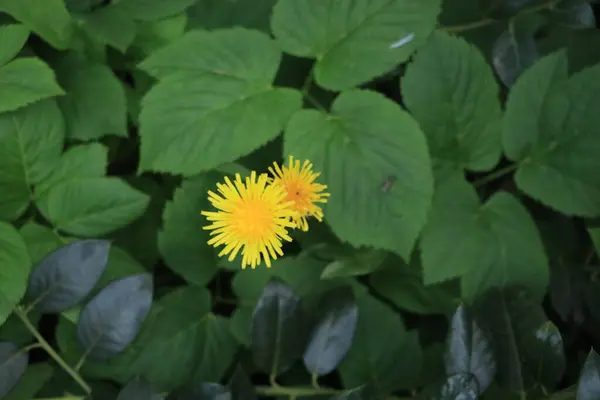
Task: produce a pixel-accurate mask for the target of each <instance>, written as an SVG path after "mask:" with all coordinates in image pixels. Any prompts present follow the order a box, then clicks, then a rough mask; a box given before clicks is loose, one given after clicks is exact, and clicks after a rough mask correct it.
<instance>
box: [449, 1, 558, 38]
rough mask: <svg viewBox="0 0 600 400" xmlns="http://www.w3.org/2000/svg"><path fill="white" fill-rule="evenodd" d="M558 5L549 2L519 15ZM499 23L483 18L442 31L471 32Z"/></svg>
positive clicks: (529, 8)
mask: <svg viewBox="0 0 600 400" xmlns="http://www.w3.org/2000/svg"><path fill="white" fill-rule="evenodd" d="M556 3H557V0H548V1H546V2H544V3H542V4H536V5H533V6H531V7H526V8H524V9H523V10H521V11H520V12H519V13H518V15H525V14H531V13H536V12H539V11H544V10H551V9H552V8H554V6H555V5H556ZM497 21H499V20H497V19H494V18H490V17H483V18H482V19H480V20H479V21H473V22H467V23H465V24H459V25H450V26H440V29H442V30H445V31H446V32H454V33H456V32H464V31H470V30H472V29H477V28H481V27H484V26H487V25H491V24H493V23H494V22H497Z"/></svg>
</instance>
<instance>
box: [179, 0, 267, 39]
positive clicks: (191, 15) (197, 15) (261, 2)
mask: <svg viewBox="0 0 600 400" xmlns="http://www.w3.org/2000/svg"><path fill="white" fill-rule="evenodd" d="M276 3H277V0H230V1H227V2H224V1H222V0H202V1H197V2H196V3H195V4H194V5H193V6H192V7H190V8H189V9H188V10H187V15H188V19H189V25H188V26H189V28H203V29H217V28H225V27H230V26H242V27H244V28H250V29H259V30H261V31H263V32H265V33H270V29H269V25H270V17H271V13H272V10H273V6H274V5H275V4H276Z"/></svg>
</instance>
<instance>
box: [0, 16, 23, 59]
mask: <svg viewBox="0 0 600 400" xmlns="http://www.w3.org/2000/svg"><path fill="white" fill-rule="evenodd" d="M28 38H29V29H27V28H26V27H25V26H24V25H21V24H12V25H5V26H0V66H1V65H4V64H6V63H7V62H9V61H10V60H12V59H13V58H15V56H16V55H17V54H19V52H20V51H21V49H22V48H23V46H25V42H27V39H28Z"/></svg>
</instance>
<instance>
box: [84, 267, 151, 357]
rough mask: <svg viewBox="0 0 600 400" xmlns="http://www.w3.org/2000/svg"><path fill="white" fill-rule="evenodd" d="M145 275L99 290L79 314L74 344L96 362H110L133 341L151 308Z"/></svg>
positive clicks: (126, 279)
mask: <svg viewBox="0 0 600 400" xmlns="http://www.w3.org/2000/svg"><path fill="white" fill-rule="evenodd" d="M152 296H153V282H152V276H151V275H149V274H140V275H132V276H129V277H126V278H123V279H120V280H118V281H114V282H112V283H111V284H110V285H108V286H107V287H105V288H104V289H102V291H100V293H98V294H97V295H96V296H94V298H93V299H92V300H90V302H89V303H87V304H86V306H85V307H84V308H83V310H82V311H81V315H80V316H79V322H78V324H77V341H78V343H79V344H80V346H81V347H82V348H83V349H84V350H85V354H86V355H87V356H88V357H90V358H92V359H96V360H107V359H110V358H113V357H115V356H117V355H119V354H120V353H122V352H123V350H125V348H126V347H127V346H129V345H130V344H131V342H132V341H133V340H134V339H135V338H136V336H137V335H138V332H139V330H140V328H141V326H142V323H143V322H144V320H145V319H146V317H147V315H148V313H149V312H150V307H151V306H152Z"/></svg>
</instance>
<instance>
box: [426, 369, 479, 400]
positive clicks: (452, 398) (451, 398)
mask: <svg viewBox="0 0 600 400" xmlns="http://www.w3.org/2000/svg"><path fill="white" fill-rule="evenodd" d="M422 398H424V399H427V400H477V399H478V398H479V392H478V389H477V379H476V378H475V377H474V376H473V375H471V374H456V375H452V376H449V377H448V378H447V379H446V381H445V382H442V383H441V384H439V385H438V386H433V387H430V388H428V389H426V391H425V393H424V396H423V397H422Z"/></svg>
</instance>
